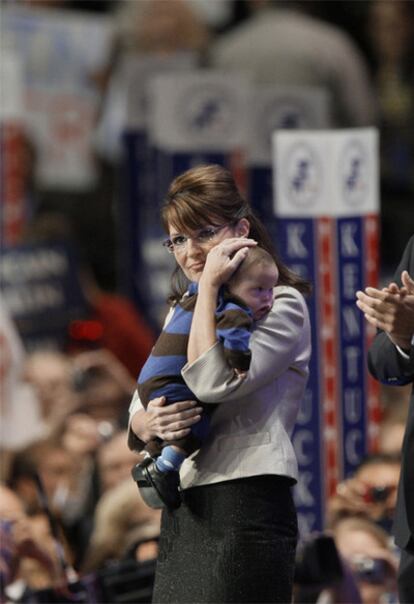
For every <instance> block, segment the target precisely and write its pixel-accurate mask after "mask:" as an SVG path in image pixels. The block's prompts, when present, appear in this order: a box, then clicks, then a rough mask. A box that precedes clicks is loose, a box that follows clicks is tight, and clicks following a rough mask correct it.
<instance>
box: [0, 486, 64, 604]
mask: <svg viewBox="0 0 414 604" xmlns="http://www.w3.org/2000/svg"><path fill="white" fill-rule="evenodd" d="M0 544H1V547H0V579H1V581H0V600H1V601H2V602H3V597H4V592H5V590H6V588H7V586H8V585H10V584H11V583H13V582H14V581H15V580H20V581H21V582H23V583H24V584H25V585H26V586H28V587H30V588H32V589H40V588H42V587H49V586H51V585H52V584H53V583H54V582H55V581H56V580H57V579H58V574H59V561H58V559H57V556H56V551H57V550H56V544H55V542H54V540H53V538H52V535H51V531H50V526H49V523H48V519H47V517H46V516H45V514H39V515H35V516H30V517H29V516H28V515H27V514H26V512H25V509H24V504H23V501H22V500H21V498H20V497H18V495H17V494H16V493H15V492H14V491H13V490H12V489H10V488H9V487H7V486H6V485H5V484H0Z"/></svg>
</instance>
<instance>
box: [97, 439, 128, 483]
mask: <svg viewBox="0 0 414 604" xmlns="http://www.w3.org/2000/svg"><path fill="white" fill-rule="evenodd" d="M127 435H128V432H127V430H121V431H118V432H115V434H114V435H113V436H112V437H111V438H110V439H109V440H108V441H107V442H104V443H102V444H101V446H100V447H99V449H98V451H97V457H96V462H97V471H98V479H99V487H100V491H101V493H105V492H107V491H109V490H110V489H113V488H114V487H116V486H117V485H118V484H119V483H120V482H122V481H123V480H127V479H130V478H131V469H132V468H133V467H134V465H135V464H136V463H137V461H138V460H139V458H138V455H137V453H136V452H134V451H131V450H130V449H129V447H128V445H127Z"/></svg>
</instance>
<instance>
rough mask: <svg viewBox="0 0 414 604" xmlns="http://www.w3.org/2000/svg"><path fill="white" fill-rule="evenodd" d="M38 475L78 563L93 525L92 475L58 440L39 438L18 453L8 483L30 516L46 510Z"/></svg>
mask: <svg viewBox="0 0 414 604" xmlns="http://www.w3.org/2000/svg"><path fill="white" fill-rule="evenodd" d="M36 476H38V477H39V479H40V481H41V484H42V485H43V489H44V493H45V497H46V499H47V504H48V509H49V511H50V513H51V514H52V516H53V517H54V518H55V520H56V522H57V523H58V524H59V525H60V526H61V527H62V529H63V532H64V535H65V537H66V539H67V541H68V544H69V546H70V547H71V549H72V550H73V554H74V562H75V564H76V563H78V561H79V560H80V559H81V558H82V555H83V551H84V549H85V547H86V545H87V541H88V539H89V533H90V530H91V524H92V510H91V492H90V485H89V474H87V473H85V472H84V469H83V468H79V467H78V466H77V465H75V463H74V460H73V459H72V456H71V454H70V453H69V452H68V451H67V450H66V449H65V448H64V447H63V445H62V444H61V443H60V442H59V440H58V439H49V440H44V441H39V442H37V443H36V444H34V445H32V446H30V447H28V448H26V449H24V450H22V451H20V452H18V453H16V455H15V456H14V459H13V461H12V464H11V469H10V476H9V479H8V483H9V485H10V487H11V488H12V489H13V490H14V491H15V492H16V493H17V495H18V496H19V497H20V498H21V500H22V501H23V504H24V506H25V509H26V512H27V513H28V514H30V515H35V514H39V513H42V512H43V511H44V509H43V508H44V503H43V500H42V498H41V497H40V496H39V495H40V494H39V491H38V487H37V483H36V478H35V477H36Z"/></svg>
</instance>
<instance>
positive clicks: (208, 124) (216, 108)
mask: <svg viewBox="0 0 414 604" xmlns="http://www.w3.org/2000/svg"><path fill="white" fill-rule="evenodd" d="M248 84H249V80H248V79H246V78H244V77H243V76H238V75H233V74H231V75H229V74H223V72H222V71H214V70H199V71H192V72H189V73H175V74H163V75H159V76H156V77H154V78H153V79H152V80H151V81H150V83H149V108H150V115H149V136H150V140H151V143H152V144H153V145H154V146H155V147H157V148H160V149H163V150H169V151H172V152H175V153H178V152H191V151H193V150H197V151H199V152H203V151H204V152H206V151H220V152H226V151H231V150H234V149H236V148H242V147H244V146H245V143H246V124H247V115H248V114H247V110H248V92H249V87H248Z"/></svg>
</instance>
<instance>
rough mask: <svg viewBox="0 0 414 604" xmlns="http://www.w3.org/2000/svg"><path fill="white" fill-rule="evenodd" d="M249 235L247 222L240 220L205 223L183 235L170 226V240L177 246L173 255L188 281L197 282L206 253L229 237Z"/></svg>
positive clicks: (174, 247)
mask: <svg viewBox="0 0 414 604" xmlns="http://www.w3.org/2000/svg"><path fill="white" fill-rule="evenodd" d="M248 234H249V222H248V220H247V219H246V218H242V219H241V220H239V221H238V222H236V223H231V224H225V223H224V224H222V225H219V226H218V225H217V224H213V223H207V224H206V225H204V226H203V227H201V228H200V229H197V230H194V231H192V230H188V231H186V232H185V233H183V232H182V231H180V230H178V229H177V228H175V227H174V226H172V225H170V228H169V236H170V240H171V241H173V242H176V243H177V244H176V245H174V246H173V253H174V256H175V259H176V261H177V264H178V265H179V266H180V268H181V269H182V271H183V273H184V274H185V276H186V277H187V279H189V280H190V281H195V282H198V281H199V280H200V277H201V274H202V272H203V268H204V264H205V262H206V258H207V254H208V252H209V251H210V250H211V249H212V248H213V247H215V246H216V245H218V244H219V243H220V242H221V241H223V240H224V239H228V238H229V237H246V236H247V235H248Z"/></svg>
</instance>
